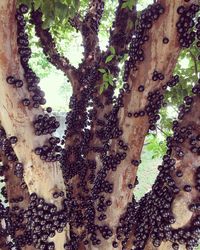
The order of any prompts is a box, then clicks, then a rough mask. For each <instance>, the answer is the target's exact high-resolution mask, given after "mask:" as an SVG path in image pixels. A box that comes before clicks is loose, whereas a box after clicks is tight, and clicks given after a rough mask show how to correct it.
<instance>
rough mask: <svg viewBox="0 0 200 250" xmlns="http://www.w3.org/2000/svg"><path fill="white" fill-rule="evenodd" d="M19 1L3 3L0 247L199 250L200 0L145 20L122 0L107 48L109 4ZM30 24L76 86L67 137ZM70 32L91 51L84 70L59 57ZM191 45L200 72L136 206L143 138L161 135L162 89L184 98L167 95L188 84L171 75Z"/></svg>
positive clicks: (173, 5) (168, 6)
mask: <svg viewBox="0 0 200 250" xmlns="http://www.w3.org/2000/svg"><path fill="white" fill-rule="evenodd" d="M16 4H17V3H16V2H15V1H14V0H2V1H1V2H0V8H1V16H0V21H1V24H2V25H1V27H0V29H1V32H0V41H1V47H0V65H1V67H0V81H1V85H0V93H1V100H0V121H1V129H0V135H1V140H0V152H1V161H2V166H1V175H2V176H5V178H4V179H5V185H6V188H3V189H2V193H3V194H4V196H5V197H6V198H7V199H8V203H9V206H7V207H6V206H4V205H3V204H1V221H2V223H1V224H2V228H1V248H2V249H56V250H61V249H108V250H109V249H131V248H133V249H137V250H140V249H170V248H172V249H193V248H194V247H195V246H197V245H198V239H199V235H200V227H199V223H200V217H199V212H198V211H199V209H200V203H199V195H198V192H199V190H200V189H199V174H200V170H199V148H200V147H199V141H200V139H199V135H200V134H199V124H198V123H199V112H198V106H199V102H200V101H199V93H200V92H199V89H200V87H199V84H200V80H198V61H197V60H199V56H197V53H198V47H199V40H200V39H199V38H200V36H199V34H200V33H199V30H200V26H199V25H200V20H199V18H198V11H199V4H198V1H192V0H190V1H188V0H187V1H186V0H185V1H183V0H178V1H174V2H172V1H168V0H160V1H155V3H154V4H152V5H150V6H149V7H148V8H146V9H145V10H144V11H142V12H141V13H140V12H137V3H136V2H135V1H131V0H128V1H119V2H118V3H117V7H116V12H115V17H114V21H113V24H112V27H110V30H109V45H108V46H107V48H106V50H105V51H102V50H101V49H100V46H99V36H98V34H99V25H100V22H101V20H102V21H103V20H104V19H105V16H106V13H107V12H108V10H109V8H110V9H112V6H109V7H108V8H106V9H105V10H104V5H105V3H104V1H95V0H94V1H90V2H89V3H87V2H83V1H81V2H77V1H72V2H68V1H64V0H62V1H50V2H49V1H45V0H43V1H41V0H37V1H36V0H35V1H28V0H27V1H21V2H20V3H19V4H20V5H18V8H17V10H16ZM25 4H26V5H25ZM28 7H29V9H28ZM104 15H105V16H104ZM107 15H108V14H107ZM27 20H28V21H30V24H31V25H32V26H30V25H29V28H28V27H27V24H26V22H27ZM33 26H34V28H35V34H36V36H37V37H39V42H40V44H41V47H42V48H43V52H44V54H45V56H46V57H47V58H48V60H49V61H50V63H52V64H53V65H54V66H56V68H57V69H59V70H61V71H63V72H64V74H65V75H66V77H67V78H68V80H69V82H70V83H71V86H72V91H73V94H72V97H71V99H70V103H69V108H70V110H69V112H68V113H67V115H66V130H65V134H64V136H63V138H62V140H60V138H57V137H55V136H53V133H54V132H55V131H56V129H57V128H58V126H59V123H58V122H57V121H56V118H55V117H54V116H53V115H51V111H52V110H51V108H47V109H46V110H44V109H43V108H42V105H44V104H45V103H46V100H45V98H44V92H43V91H42V90H41V88H40V86H39V81H40V80H39V78H38V77H37V76H36V74H35V73H34V72H33V70H32V69H31V67H30V65H29V59H30V57H31V49H30V48H29V40H28V35H27V31H28V33H29V35H32V27H33ZM105 27H107V26H106V25H105ZM72 28H75V29H76V30H77V32H80V34H81V36H82V42H83V47H84V51H83V58H82V62H81V63H80V64H79V65H78V67H75V66H73V65H71V64H70V62H69V60H68V59H67V58H66V56H64V54H63V55H62V48H60V50H59V47H62V43H61V41H62V40H63V39H64V37H65V36H66V35H67V34H66V33H67V32H66V33H65V32H63V30H65V29H66V30H67V31H70V29H72ZM56 42H57V44H58V45H56ZM59 44H60V46H59ZM182 48H187V50H186V51H185V54H189V56H190V57H191V58H192V59H193V62H194V66H195V67H194V69H195V71H194V73H195V74H194V76H193V78H192V81H191V85H190V86H191V90H190V94H191V96H189V95H186V96H185V97H184V103H183V104H182V105H181V106H180V108H179V111H180V112H179V115H178V120H176V121H174V122H173V127H172V129H173V135H172V136H171V137H167V151H166V154H165V155H164V156H163V163H162V165H160V166H159V174H158V176H157V179H156V181H155V183H154V185H153V187H152V190H151V191H150V192H149V193H147V194H145V196H144V197H143V198H142V199H141V200H140V201H139V202H136V200H135V199H134V196H133V188H134V187H135V185H136V183H137V179H136V172H137V169H138V166H139V164H140V158H141V151H142V147H143V145H144V140H145V137H146V135H147V134H148V133H149V131H154V130H156V126H157V125H156V123H157V121H158V120H159V118H160V115H159V110H160V108H162V106H163V105H164V106H165V104H164V93H166V92H167V93H168V95H166V100H167V99H168V100H169V101H170V102H172V103H173V100H174V99H177V98H178V97H179V96H180V95H181V94H180V93H179V95H178V94H177V91H180V89H179V88H177V91H174V92H172V93H170V94H169V90H168V89H169V88H172V87H174V86H175V85H177V83H178V82H179V76H178V75H173V71H174V69H175V66H176V63H177V60H178V56H179V54H180V52H181V49H182ZM182 56H183V54H182ZM122 66H123V67H122ZM178 69H180V67H177V69H176V71H178ZM180 73H181V72H180ZM121 82H122V84H123V86H122V87H120V89H119V91H118V92H119V93H118V92H117V89H118V88H119V84H120V83H121ZM185 85H187V81H185ZM192 85H194V86H192ZM174 89H175V88H174ZM187 89H188V88H187ZM174 93H176V95H175V94H174ZM182 94H183V93H182ZM185 94H187V93H186V92H184V95H185ZM173 95H174V96H173ZM180 99H181V98H180ZM179 101H180V103H181V100H179V99H178V101H177V100H176V103H178V102H179ZM162 112H164V110H162ZM162 112H161V115H162ZM163 117H164V115H163ZM160 129H161V130H162V128H160Z"/></svg>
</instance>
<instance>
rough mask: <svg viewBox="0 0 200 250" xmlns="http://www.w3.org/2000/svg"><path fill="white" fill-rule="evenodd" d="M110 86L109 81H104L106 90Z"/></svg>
mask: <svg viewBox="0 0 200 250" xmlns="http://www.w3.org/2000/svg"><path fill="white" fill-rule="evenodd" d="M108 86H109V83H108V82H105V83H104V89H105V90H106V89H107V88H108Z"/></svg>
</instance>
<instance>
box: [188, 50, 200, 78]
mask: <svg viewBox="0 0 200 250" xmlns="http://www.w3.org/2000/svg"><path fill="white" fill-rule="evenodd" d="M189 53H190V56H191V58H192V60H193V62H194V71H195V74H196V77H197V79H198V65H197V59H196V56H195V55H194V54H193V53H192V51H191V50H190V51H189Z"/></svg>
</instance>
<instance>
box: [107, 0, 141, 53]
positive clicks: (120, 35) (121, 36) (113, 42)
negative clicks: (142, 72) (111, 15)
mask: <svg viewBox="0 0 200 250" xmlns="http://www.w3.org/2000/svg"><path fill="white" fill-rule="evenodd" d="M123 3H124V1H123V0H119V5H118V7H117V10H116V15H115V21H114V22H113V28H112V30H111V31H110V38H109V47H111V46H112V47H114V48H115V51H116V55H117V56H118V55H123V53H125V52H126V51H127V46H128V44H129V43H130V41H131V38H132V35H133V31H134V29H135V21H136V19H137V11H136V6H134V7H133V9H132V10H130V9H129V8H127V7H126V8H122V4H123ZM108 49H109V48H108ZM108 52H109V51H107V53H108ZM107 53H106V54H107Z"/></svg>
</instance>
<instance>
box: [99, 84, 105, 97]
mask: <svg viewBox="0 0 200 250" xmlns="http://www.w3.org/2000/svg"><path fill="white" fill-rule="evenodd" d="M103 91H104V84H102V85H101V86H100V89H99V94H100V95H101V94H102V93H103Z"/></svg>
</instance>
